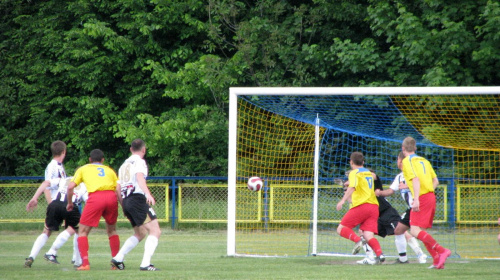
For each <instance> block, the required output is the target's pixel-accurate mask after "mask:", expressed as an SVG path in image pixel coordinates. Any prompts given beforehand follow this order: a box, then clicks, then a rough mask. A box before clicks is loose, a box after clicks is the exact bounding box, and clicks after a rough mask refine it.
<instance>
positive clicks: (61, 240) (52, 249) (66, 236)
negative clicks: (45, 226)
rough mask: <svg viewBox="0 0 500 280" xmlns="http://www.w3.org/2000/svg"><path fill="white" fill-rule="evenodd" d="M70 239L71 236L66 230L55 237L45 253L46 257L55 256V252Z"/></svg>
mask: <svg viewBox="0 0 500 280" xmlns="http://www.w3.org/2000/svg"><path fill="white" fill-rule="evenodd" d="M70 237H71V234H69V232H68V231H67V230H64V231H62V232H61V233H59V235H58V236H57V238H56V240H54V243H52V247H50V249H49V251H48V252H47V255H54V256H57V250H59V248H61V247H62V245H64V243H66V241H68V239H69V238H70Z"/></svg>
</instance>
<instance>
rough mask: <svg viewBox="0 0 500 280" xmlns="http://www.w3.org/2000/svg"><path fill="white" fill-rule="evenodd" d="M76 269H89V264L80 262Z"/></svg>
mask: <svg viewBox="0 0 500 280" xmlns="http://www.w3.org/2000/svg"><path fill="white" fill-rule="evenodd" d="M76 270H78V271H83V270H90V265H89V264H87V265H83V264H82V265H80V266H79V267H77V268H76Z"/></svg>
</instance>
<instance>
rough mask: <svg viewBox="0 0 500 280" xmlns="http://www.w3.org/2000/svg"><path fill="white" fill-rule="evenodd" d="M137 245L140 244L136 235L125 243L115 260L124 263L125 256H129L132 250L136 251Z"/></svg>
mask: <svg viewBox="0 0 500 280" xmlns="http://www.w3.org/2000/svg"><path fill="white" fill-rule="evenodd" d="M137 244H139V239H137V237H135V235H132V236H130V237H129V238H128V239H127V240H126V241H125V243H123V246H122V248H121V249H120V251H118V254H116V256H115V257H114V258H113V259H115V261H117V262H123V259H124V258H125V255H126V254H128V252H130V250H132V249H134V248H135V246H137Z"/></svg>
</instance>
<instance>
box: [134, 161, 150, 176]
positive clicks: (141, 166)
mask: <svg viewBox="0 0 500 280" xmlns="http://www.w3.org/2000/svg"><path fill="white" fill-rule="evenodd" d="M135 168H136V170H135V171H136V173H142V174H144V178H146V177H147V176H148V166H147V164H146V161H145V160H141V161H138V162H137V163H136V165H135Z"/></svg>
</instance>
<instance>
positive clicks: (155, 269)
mask: <svg viewBox="0 0 500 280" xmlns="http://www.w3.org/2000/svg"><path fill="white" fill-rule="evenodd" d="M139 270H140V271H159V270H160V269H159V268H156V267H155V266H154V265H152V264H150V265H149V266H146V267H139Z"/></svg>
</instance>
